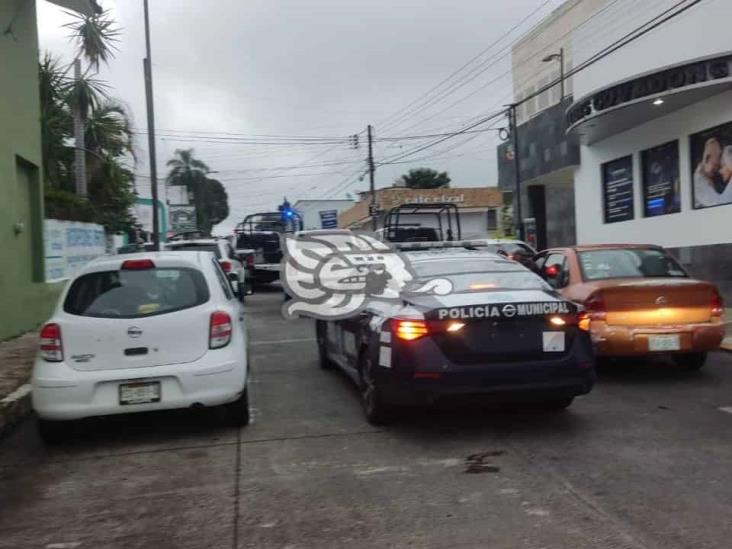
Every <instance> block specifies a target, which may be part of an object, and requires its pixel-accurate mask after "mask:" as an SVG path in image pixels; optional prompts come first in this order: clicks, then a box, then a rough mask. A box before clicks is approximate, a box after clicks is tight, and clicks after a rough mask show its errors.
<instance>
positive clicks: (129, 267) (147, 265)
mask: <svg viewBox="0 0 732 549" xmlns="http://www.w3.org/2000/svg"><path fill="white" fill-rule="evenodd" d="M154 268H155V263H153V261H152V259H128V260H126V261H123V262H122V270H123V271H144V270H146V269H154Z"/></svg>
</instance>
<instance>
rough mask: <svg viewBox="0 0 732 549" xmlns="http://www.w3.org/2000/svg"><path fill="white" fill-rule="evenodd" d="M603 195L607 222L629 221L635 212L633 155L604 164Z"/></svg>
mask: <svg viewBox="0 0 732 549" xmlns="http://www.w3.org/2000/svg"><path fill="white" fill-rule="evenodd" d="M602 196H603V210H604V212H605V223H617V222H619V221H629V220H631V219H633V217H634V216H635V214H634V212H633V208H634V202H633V157H632V156H626V157H624V158H618V159H617V160H613V161H612V162H606V163H605V164H603V165H602Z"/></svg>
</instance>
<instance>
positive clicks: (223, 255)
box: [165, 238, 252, 301]
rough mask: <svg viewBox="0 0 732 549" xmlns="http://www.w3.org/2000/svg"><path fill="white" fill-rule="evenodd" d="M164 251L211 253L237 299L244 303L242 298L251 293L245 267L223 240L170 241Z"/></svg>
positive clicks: (247, 272)
mask: <svg viewBox="0 0 732 549" xmlns="http://www.w3.org/2000/svg"><path fill="white" fill-rule="evenodd" d="M165 249H167V250H172V251H178V252H213V253H214V255H215V256H216V258H217V259H218V260H219V263H221V268H222V269H223V270H224V272H225V273H226V276H227V277H228V279H229V280H230V281H231V282H232V283H233V284H234V287H235V291H236V293H237V297H239V299H240V300H241V301H244V296H246V295H249V294H251V293H252V290H251V288H252V284H251V280H250V278H249V270H248V269H247V265H246V264H245V262H243V261H241V259H239V255H238V254H237V253H236V252H235V251H234V248H233V246H232V245H231V243H230V242H229V241H228V240H226V239H225V238H196V239H194V240H171V241H169V242H167V243H166V244H165Z"/></svg>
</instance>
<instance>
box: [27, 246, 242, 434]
mask: <svg viewBox="0 0 732 549" xmlns="http://www.w3.org/2000/svg"><path fill="white" fill-rule="evenodd" d="M40 336H41V341H40V351H39V353H38V356H37V358H36V361H35V364H34V368H33V374H32V387H33V391H32V399H33V407H34V409H35V410H36V413H37V415H38V418H39V423H38V425H39V432H40V435H41V437H42V438H43V439H45V440H46V441H49V442H56V441H58V440H60V439H62V438H64V437H65V436H66V435H67V434H68V433H69V431H70V428H72V427H73V422H74V421H75V420H80V419H83V418H88V417H96V416H106V415H113V414H125V413H132V412H149V411H154V410H164V409H176V408H190V407H200V406H222V407H223V410H224V412H225V414H226V416H227V418H228V419H229V420H230V421H231V422H232V423H234V424H237V425H245V424H247V423H248V421H249V404H248V394H247V373H248V364H247V335H246V329H245V319H244V314H243V308H242V306H241V304H240V303H239V302H238V301H237V300H236V299H235V296H234V295H233V292H232V291H231V285H230V284H229V282H228V281H227V280H226V277H225V275H224V272H223V270H222V269H221V266H220V264H219V262H218V261H217V260H216V259H215V258H213V257H212V255H211V254H210V253H191V252H152V253H142V254H131V255H125V256H122V257H120V256H104V257H100V258H98V259H95V260H93V261H91V262H90V263H89V264H87V265H86V266H85V267H84V268H83V269H82V270H81V271H80V272H79V273H78V274H77V275H76V276H75V278H74V279H72V280H71V281H70V283H69V284H68V286H67V287H66V289H65V290H64V292H63V293H62V295H61V297H60V299H59V302H58V305H57V307H56V310H55V311H54V313H53V316H52V317H51V319H50V320H49V321H48V322H47V323H46V324H45V325H44V326H43V328H42V329H41V334H40Z"/></svg>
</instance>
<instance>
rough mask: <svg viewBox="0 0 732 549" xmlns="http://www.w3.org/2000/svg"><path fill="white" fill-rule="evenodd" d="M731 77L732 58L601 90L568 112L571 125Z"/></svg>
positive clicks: (700, 62)
mask: <svg viewBox="0 0 732 549" xmlns="http://www.w3.org/2000/svg"><path fill="white" fill-rule="evenodd" d="M731 75H732V55H725V56H723V57H717V58H714V59H707V60H705V61H697V62H694V63H689V64H686V65H681V66H678V67H674V68H672V69H668V70H665V71H661V72H657V73H654V74H649V75H646V76H641V77H640V78H636V79H634V80H630V81H628V82H624V83H622V84H618V85H616V86H612V87H610V88H607V89H605V90H601V91H599V92H597V93H595V94H594V95H593V96H592V97H590V98H588V99H585V100H583V101H579V102H578V103H575V104H574V105H572V106H571V107H570V108H569V110H568V111H567V124H568V125H569V126H573V125H575V124H577V123H578V122H581V121H582V120H585V119H586V118H589V117H591V116H593V115H595V114H598V113H601V112H603V111H605V110H607V109H610V108H614V107H619V106H621V105H624V104H627V103H631V102H633V101H636V100H638V99H642V98H644V97H650V96H653V95H657V94H659V93H663V92H667V91H677V90H681V89H684V88H689V87H691V86H696V85H699V84H703V83H705V82H713V81H715V80H721V79H724V78H729V77H730V76H731Z"/></svg>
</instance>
